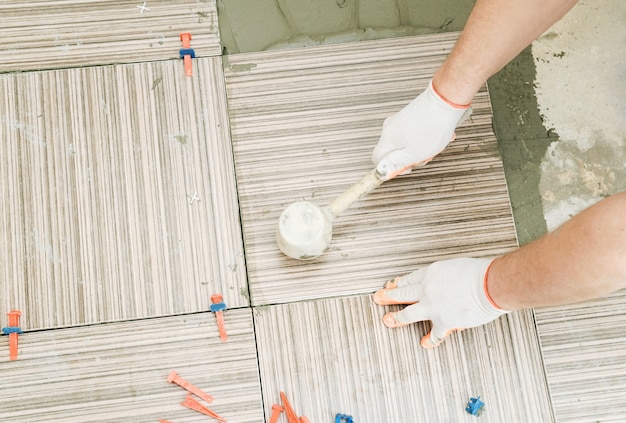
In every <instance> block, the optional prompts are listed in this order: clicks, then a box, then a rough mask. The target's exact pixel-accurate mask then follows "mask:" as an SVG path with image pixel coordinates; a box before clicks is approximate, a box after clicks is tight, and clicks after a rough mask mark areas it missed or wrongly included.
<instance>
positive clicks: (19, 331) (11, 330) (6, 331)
mask: <svg viewBox="0 0 626 423" xmlns="http://www.w3.org/2000/svg"><path fill="white" fill-rule="evenodd" d="M2 333H3V334H5V335H10V334H12V333H17V334H19V335H21V334H23V333H24V332H22V329H20V328H18V327H15V326H9V327H6V328H2Z"/></svg>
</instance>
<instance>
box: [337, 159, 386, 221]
mask: <svg viewBox="0 0 626 423" xmlns="http://www.w3.org/2000/svg"><path fill="white" fill-rule="evenodd" d="M382 183H383V180H382V179H380V178H379V177H378V174H377V173H376V169H374V170H372V171H371V172H369V173H368V174H367V175H365V176H364V177H363V178H361V180H360V181H358V182H357V183H355V184H354V185H352V186H351V187H350V188H348V189H347V190H345V191H344V192H343V194H341V195H340V196H339V197H337V198H335V199H334V200H333V201H332V202H331V203H330V204H329V205H328V209H330V212H331V213H332V217H333V218H335V217H337V216H339V215H340V214H341V213H343V212H344V211H346V210H347V209H348V207H350V206H351V205H352V204H354V202H356V201H357V200H359V199H360V198H361V197H363V196H365V195H366V194H368V193H369V192H371V191H372V190H374V189H375V188H377V187H379V186H380V184H382Z"/></svg>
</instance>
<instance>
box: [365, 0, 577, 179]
mask: <svg viewBox="0 0 626 423" xmlns="http://www.w3.org/2000/svg"><path fill="white" fill-rule="evenodd" d="M575 4H576V0H523V1H514V0H478V1H477V2H476V5H475V6H474V8H473V9H472V12H471V14H470V16H469V18H468V20H467V23H466V25H465V28H464V30H463V33H462V34H461V37H460V38H459V40H458V42H457V43H456V45H455V47H454V48H453V50H452V52H451V53H450V55H449V56H448V57H447V59H446V60H445V62H444V63H443V64H442V65H441V67H440V68H439V69H438V70H437V71H436V72H435V74H434V76H433V78H432V81H431V83H430V84H429V86H428V87H427V88H426V90H424V92H423V93H422V94H420V95H419V96H418V97H417V98H416V99H415V100H413V101H412V102H411V103H409V104H408V105H407V106H406V107H404V108H403V109H402V110H400V111H399V112H398V113H396V114H395V115H393V116H391V117H389V118H388V119H387V120H386V121H385V123H384V125H383V131H382V134H381V137H380V141H379V142H378V144H377V145H376V148H375V149H374V152H373V154H372V161H373V163H374V165H375V166H376V169H377V171H378V173H379V174H380V175H381V177H382V178H383V179H384V180H387V179H391V178H393V177H394V176H396V175H398V174H401V173H406V172H407V171H410V168H411V167H414V166H419V165H422V164H425V163H427V162H428V161H429V160H430V159H432V157H434V156H435V155H437V154H438V153H440V152H441V151H442V150H443V149H444V148H445V147H446V146H447V145H448V143H449V142H450V141H451V140H452V139H453V138H454V130H455V128H456V127H457V125H458V124H459V123H460V122H461V121H462V120H463V118H464V117H466V116H467V115H468V112H469V110H470V109H469V105H470V103H471V101H472V99H473V97H474V95H475V94H476V93H477V92H478V90H479V89H480V87H481V86H482V85H483V84H484V83H485V81H486V80H487V79H488V78H489V77H490V76H492V75H493V74H495V73H496V72H497V71H498V70H500V69H501V68H502V67H503V66H504V65H506V64H507V63H508V62H509V61H510V60H511V59H513V58H514V57H515V56H516V55H517V54H519V53H520V52H521V51H522V50H523V49H524V48H525V47H526V46H528V44H530V43H531V42H532V41H533V40H534V39H535V38H536V37H538V36H539V35H541V34H542V33H543V32H544V31H545V30H546V29H548V28H549V27H550V26H551V25H552V24H553V23H555V22H556V21H558V20H559V19H560V18H561V17H562V16H563V15H565V13H567V11H568V10H570V9H571V8H572V7H573V6H574V5H575Z"/></svg>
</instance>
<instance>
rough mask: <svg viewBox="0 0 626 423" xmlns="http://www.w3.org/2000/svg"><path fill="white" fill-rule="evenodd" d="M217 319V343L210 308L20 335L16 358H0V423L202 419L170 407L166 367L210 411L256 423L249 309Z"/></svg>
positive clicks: (178, 392) (180, 396) (175, 394)
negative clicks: (221, 328)
mask: <svg viewBox="0 0 626 423" xmlns="http://www.w3.org/2000/svg"><path fill="white" fill-rule="evenodd" d="M224 318H225V323H226V328H227V333H228V340H227V341H226V342H221V341H220V338H219V335H218V331H217V326H216V321H215V316H214V315H213V314H212V313H200V314H190V315H184V316H174V317H167V318H157V319H149V320H137V321H133V322H122V323H112V324H107V325H94V326H83V327H77V328H66V329H56V330H47V331H41V332H29V333H25V334H24V335H21V336H20V339H19V343H20V344H19V345H20V348H19V352H20V354H19V357H18V360H16V361H9V359H8V355H7V354H2V355H0V372H1V373H2V385H1V386H0V398H2V401H0V422H3V423H15V422H30V423H35V422H46V423H52V422H63V423H71V422H77V423H88V422H98V423H113V422H122V421H123V422H156V421H157V419H166V420H170V421H175V422H178V423H183V422H206V421H209V420H210V419H211V418H210V417H208V416H205V415H203V414H200V413H197V412H196V411H192V410H189V409H187V408H185V407H183V406H181V405H180V403H181V402H182V401H183V400H185V397H186V391H185V390H184V389H182V388H180V387H178V386H177V385H175V384H172V383H168V381H167V378H168V375H169V374H170V372H171V371H176V372H177V373H178V374H179V375H180V376H181V377H182V378H184V379H185V380H187V381H188V382H190V383H192V384H194V385H195V386H197V387H198V388H200V389H202V390H203V391H205V392H206V393H208V394H210V395H211V396H213V397H214V401H213V402H212V403H211V404H206V403H204V402H203V401H201V402H202V403H203V404H204V405H205V406H206V407H208V408H210V409H211V410H213V411H214V412H215V413H217V414H218V415H220V416H222V417H224V418H225V419H227V420H228V421H230V422H233V423H234V422H250V423H252V422H254V423H262V422H264V419H263V411H262V404H261V392H260V385H259V374H258V367H257V358H256V346H255V340H254V334H253V327H252V313H251V311H250V309H239V310H227V311H226V312H225V315H224ZM6 338H7V337H2V338H0V341H2V350H3V351H5V349H6Z"/></svg>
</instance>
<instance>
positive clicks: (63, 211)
mask: <svg viewBox="0 0 626 423" xmlns="http://www.w3.org/2000/svg"><path fill="white" fill-rule="evenodd" d="M194 66H195V70H196V73H195V75H194V77H192V78H186V77H185V76H184V69H183V66H182V63H181V62H180V61H164V62H154V63H144V64H133V65H119V66H104V67H92V68H82V69H71V70H59V71H47V72H30V73H24V74H14V75H13V74H10V75H4V76H0V91H1V92H2V93H3V95H2V96H0V139H2V140H3V141H2V144H1V145H0V160H1V161H2V163H3V165H2V166H1V167H0V193H1V194H0V195H2V200H1V201H0V213H2V216H3V223H2V224H0V242H1V243H2V245H4V246H5V251H7V253H6V254H2V255H0V292H2V296H0V314H1V315H4V313H5V312H6V311H9V310H12V309H20V310H22V312H23V313H24V319H23V328H24V329H34V328H49V327H59V326H71V325H77V324H84V323H96V322H107V321H113V320H122V319H135V318H142V317H152V316H163V315H169V314H174V313H184V312H194V311H202V310H208V309H209V306H210V304H211V301H210V296H211V295H212V294H214V293H221V294H223V296H224V299H225V302H226V304H227V305H228V306H229V307H240V306H246V305H248V300H247V286H246V270H245V263H244V258H243V246H242V238H241V232H240V231H241V229H240V226H239V214H238V205H237V194H236V184H235V178H234V171H233V164H232V150H231V146H230V142H229V137H228V118H227V110H226V100H225V91H224V82H223V75H222V66H221V58H219V57H218V58H205V59H197V60H196V61H195V62H194ZM242 294H243V295H242Z"/></svg>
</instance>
